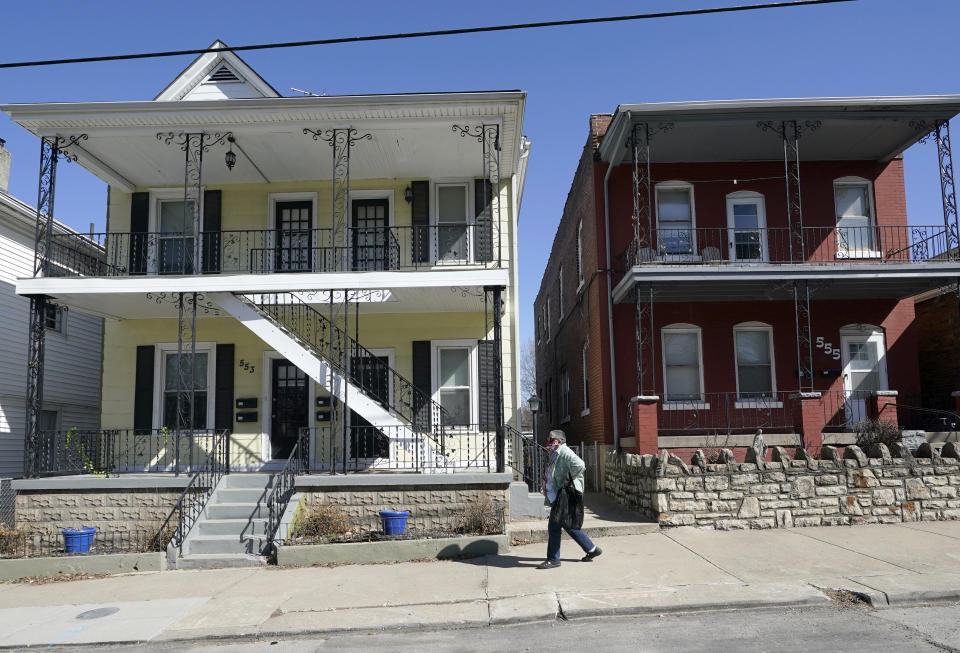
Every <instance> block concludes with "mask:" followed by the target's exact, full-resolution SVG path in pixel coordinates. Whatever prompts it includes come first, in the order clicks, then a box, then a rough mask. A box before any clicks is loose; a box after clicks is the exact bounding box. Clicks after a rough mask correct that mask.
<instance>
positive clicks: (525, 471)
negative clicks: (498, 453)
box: [503, 424, 550, 492]
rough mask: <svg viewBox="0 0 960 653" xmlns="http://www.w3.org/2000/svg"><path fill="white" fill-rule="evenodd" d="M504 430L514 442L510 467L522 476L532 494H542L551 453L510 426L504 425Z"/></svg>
mask: <svg viewBox="0 0 960 653" xmlns="http://www.w3.org/2000/svg"><path fill="white" fill-rule="evenodd" d="M503 428H504V431H505V432H506V434H507V437H509V438H510V439H511V440H512V441H513V447H512V448H513V455H512V456H511V457H510V466H511V467H513V469H514V470H516V472H517V473H518V474H520V478H522V479H523V481H524V482H525V483H526V484H527V487H528V488H529V489H530V491H531V492H542V491H543V474H544V473H545V472H546V470H547V466H548V465H549V463H550V451H549V450H548V449H547V448H546V447H544V446H543V445H541V444H539V443H537V442H536V441H535V440H533V439H532V438H527V437H525V436H524V435H523V434H522V433H520V431H518V430H517V429H516V428H514V427H513V426H510V425H509V424H504V427H503Z"/></svg>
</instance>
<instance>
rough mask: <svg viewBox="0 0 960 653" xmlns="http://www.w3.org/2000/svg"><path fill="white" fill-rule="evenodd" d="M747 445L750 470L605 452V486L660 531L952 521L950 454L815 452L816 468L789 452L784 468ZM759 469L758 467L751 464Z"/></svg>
mask: <svg viewBox="0 0 960 653" xmlns="http://www.w3.org/2000/svg"><path fill="white" fill-rule="evenodd" d="M764 449H765V448H764V447H763V446H762V442H761V443H760V446H759V448H758V447H757V446H756V445H755V446H754V448H753V449H752V450H751V452H750V453H751V454H753V455H748V460H751V461H752V462H748V463H737V462H733V454H732V453H730V454H729V455H728V456H726V460H728V461H729V462H726V463H723V464H706V463H705V462H704V460H703V457H702V454H700V455H695V456H694V463H693V464H691V465H687V464H686V463H684V462H683V461H682V460H680V459H679V458H678V457H677V456H675V455H672V454H669V453H667V452H662V453H661V455H660V456H653V455H643V456H639V455H633V454H611V455H609V456H608V459H607V465H606V470H607V471H606V488H607V493H608V494H610V495H611V496H612V497H613V498H614V499H616V500H617V502H618V503H620V504H622V505H624V506H626V507H628V508H631V509H633V510H637V511H639V512H642V513H644V514H646V515H649V516H650V517H651V518H653V519H657V520H658V521H659V523H660V525H661V526H703V527H707V528H715V529H719V530H727V529H735V528H784V527H791V526H833V525H840V524H844V525H846V524H872V523H897V522H905V521H920V520H923V521H936V520H950V519H960V496H958V495H960V448H958V447H957V446H955V445H954V444H953V443H948V444H947V445H945V446H944V447H943V449H942V450H940V451H938V450H937V449H935V448H931V447H930V446H929V445H924V446H922V447H921V448H920V450H918V452H917V454H916V456H914V455H911V454H910V452H909V451H907V450H905V449H903V448H898V450H897V451H896V452H895V453H896V454H897V456H896V457H894V456H892V455H891V453H890V451H889V450H888V449H887V447H885V446H883V445H876V446H875V447H874V448H873V449H872V450H871V452H870V454H871V455H870V457H868V456H867V455H865V454H864V453H863V451H861V449H860V448H859V447H856V446H848V447H846V449H845V452H844V454H843V456H842V457H841V455H840V453H839V452H838V451H837V450H836V449H835V448H833V447H829V446H828V447H824V448H823V450H822V452H821V456H820V458H821V459H819V460H817V459H813V458H812V457H810V456H809V455H807V454H806V453H805V452H804V451H803V450H798V457H799V459H798V460H791V458H790V457H789V455H788V454H787V452H786V451H785V450H784V449H783V448H782V447H774V449H773V456H772V458H773V462H766V461H764V455H763V454H764V453H765V452H764ZM758 461H759V462H758Z"/></svg>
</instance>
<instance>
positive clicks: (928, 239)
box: [619, 225, 951, 269]
mask: <svg viewBox="0 0 960 653" xmlns="http://www.w3.org/2000/svg"><path fill="white" fill-rule="evenodd" d="M651 242H652V243H653V244H652V245H651V246H650V247H643V248H640V247H638V246H637V244H636V242H633V241H632V242H630V243H629V244H628V246H627V247H626V248H625V249H624V251H623V252H622V253H621V254H620V257H619V259H620V265H621V266H622V268H623V269H627V268H629V267H632V266H635V265H640V266H645V265H658V264H681V263H682V264H703V265H720V264H728V263H748V264H755V263H771V264H786V263H838V262H848V261H864V262H867V261H869V262H874V263H919V262H924V261H931V260H938V259H946V258H947V256H948V254H949V253H950V251H951V250H950V247H949V234H948V232H947V230H946V229H945V228H944V226H943V225H938V226H936V225H935V226H919V225H863V226H858V225H853V226H844V225H835V226H826V227H804V228H803V250H804V252H805V258H804V259H803V260H798V259H797V258H796V257H797V255H798V249H797V248H796V247H795V243H793V241H792V240H791V230H790V229H788V228H787V227H770V228H752V227H751V228H727V227H697V228H678V229H662V228H661V229H655V230H654V233H653V235H652V240H651Z"/></svg>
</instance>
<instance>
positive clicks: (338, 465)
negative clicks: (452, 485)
mask: <svg viewBox="0 0 960 653" xmlns="http://www.w3.org/2000/svg"><path fill="white" fill-rule="evenodd" d="M305 431H307V432H308V434H309V437H310V439H311V440H312V442H313V452H314V453H313V463H312V464H311V468H312V469H315V470H318V471H328V472H330V473H344V472H362V471H375V470H401V471H412V472H430V471H442V470H448V471H457V470H482V471H495V470H496V465H497V451H496V443H497V436H496V432H495V431H492V430H486V427H484V426H481V425H478V424H469V425H463V426H447V427H444V428H443V429H442V430H439V431H438V432H432V433H424V432H421V431H417V430H414V429H413V428H411V427H410V426H406V425H400V426H369V425H363V426H360V425H348V426H347V427H346V428H345V429H343V428H341V427H338V426H334V427H332V428H331V427H329V426H319V427H310V428H307V429H305ZM507 448H508V449H509V445H507ZM506 456H507V458H508V459H509V457H510V452H509V450H508V451H507V452H506Z"/></svg>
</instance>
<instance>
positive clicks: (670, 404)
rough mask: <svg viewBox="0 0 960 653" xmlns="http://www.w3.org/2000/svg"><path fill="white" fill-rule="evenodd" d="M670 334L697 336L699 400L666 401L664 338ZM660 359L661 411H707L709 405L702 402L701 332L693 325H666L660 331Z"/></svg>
mask: <svg viewBox="0 0 960 653" xmlns="http://www.w3.org/2000/svg"><path fill="white" fill-rule="evenodd" d="M671 333H694V334H696V336H697V372H698V376H699V377H700V379H699V380H700V399H680V400H673V401H669V400H668V399H667V396H668V395H669V393H668V388H667V339H666V336H667V335H668V334H671ZM660 359H661V372H662V374H663V403H662V406H663V410H708V409H709V408H710V404H709V402H707V401H704V392H703V332H702V330H701V329H700V327H698V326H696V325H695V324H684V323H677V324H668V325H667V326H665V327H663V328H662V329H660Z"/></svg>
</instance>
